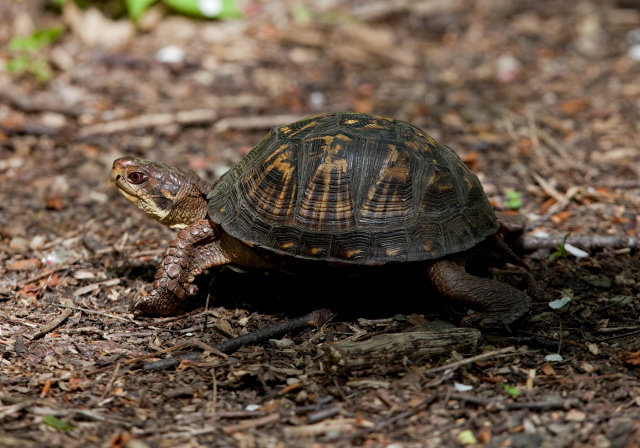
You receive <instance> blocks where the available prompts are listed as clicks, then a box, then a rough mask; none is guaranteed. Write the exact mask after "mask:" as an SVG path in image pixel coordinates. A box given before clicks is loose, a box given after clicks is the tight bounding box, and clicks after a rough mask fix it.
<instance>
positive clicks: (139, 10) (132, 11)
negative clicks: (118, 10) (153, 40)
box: [125, 0, 156, 20]
mask: <svg viewBox="0 0 640 448" xmlns="http://www.w3.org/2000/svg"><path fill="white" fill-rule="evenodd" d="M155 2H156V0H125V4H126V5H127V12H128V13H129V17H131V19H133V20H138V19H139V18H140V17H142V14H144V13H145V11H146V10H147V9H149V6H151V5H152V4H153V3H155Z"/></svg>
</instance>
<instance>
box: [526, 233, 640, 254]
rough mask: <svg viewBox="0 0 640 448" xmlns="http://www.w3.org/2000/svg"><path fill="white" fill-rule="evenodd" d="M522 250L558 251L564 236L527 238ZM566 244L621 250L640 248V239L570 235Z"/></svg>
mask: <svg viewBox="0 0 640 448" xmlns="http://www.w3.org/2000/svg"><path fill="white" fill-rule="evenodd" d="M520 241H521V243H522V248H523V249H524V250H525V251H534V250H537V249H556V248H557V247H558V245H559V244H560V245H561V244H563V243H565V240H564V236H545V237H537V236H525V237H522V238H521V239H520ZM566 243H569V244H572V245H573V246H576V247H579V248H581V249H585V250H594V249H604V248H610V249H621V248H632V249H638V248H640V238H639V237H635V236H627V235H595V236H587V235H576V236H574V235H570V236H569V237H568V238H567V240H566Z"/></svg>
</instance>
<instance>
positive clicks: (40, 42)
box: [8, 26, 64, 52]
mask: <svg viewBox="0 0 640 448" xmlns="http://www.w3.org/2000/svg"><path fill="white" fill-rule="evenodd" d="M63 31H64V28H63V27H61V26H56V27H53V28H44V29H41V30H36V31H34V32H33V33H32V34H31V35H30V36H27V37H14V38H13V39H11V40H10V41H9V45H8V47H9V50H13V51H23V52H35V51H38V50H39V49H41V48H42V47H44V46H46V45H48V44H50V43H51V42H53V41H55V40H56V39H57V38H58V37H60V34H62V32H63Z"/></svg>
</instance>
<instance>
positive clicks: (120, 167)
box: [111, 157, 134, 183]
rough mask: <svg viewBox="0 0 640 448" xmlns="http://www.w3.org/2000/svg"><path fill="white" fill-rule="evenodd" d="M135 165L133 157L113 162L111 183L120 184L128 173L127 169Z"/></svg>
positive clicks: (121, 158)
mask: <svg viewBox="0 0 640 448" xmlns="http://www.w3.org/2000/svg"><path fill="white" fill-rule="evenodd" d="M133 163H134V159H133V157H120V158H119V159H116V160H114V161H113V166H112V167H111V182H116V183H117V182H118V180H119V179H121V178H122V177H123V175H124V173H125V172H126V170H127V168H128V167H129V166H131V165H132V164H133Z"/></svg>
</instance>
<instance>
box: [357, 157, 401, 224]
mask: <svg viewBox="0 0 640 448" xmlns="http://www.w3.org/2000/svg"><path fill="white" fill-rule="evenodd" d="M389 149H390V151H389V156H388V157H387V160H386V162H385V163H384V164H383V166H382V169H381V170H380V173H379V174H378V179H379V180H378V181H377V182H376V183H375V184H373V185H372V186H371V188H369V191H368V193H367V201H366V203H365V204H366V205H365V210H366V211H367V212H368V213H363V215H364V216H367V217H372V216H373V215H378V214H384V213H385V212H387V211H388V208H389V204H395V203H403V202H405V199H404V198H401V197H400V195H399V192H398V191H394V192H393V194H392V196H391V198H392V200H391V201H390V200H381V199H380V197H377V196H378V194H379V195H380V196H387V195H389V193H390V189H391V188H392V187H393V184H392V183H391V182H389V181H390V180H392V179H393V180H394V181H395V182H394V184H396V185H397V184H399V183H401V184H404V183H406V182H407V181H408V179H409V171H408V167H407V166H406V164H403V163H396V162H397V161H398V158H399V157H400V152H399V151H398V150H397V147H396V146H395V145H389Z"/></svg>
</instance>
